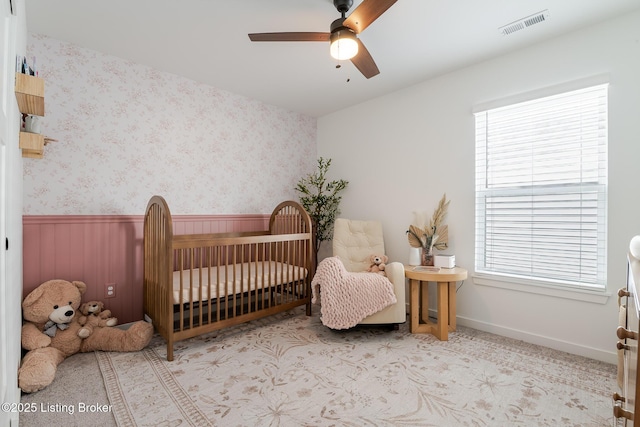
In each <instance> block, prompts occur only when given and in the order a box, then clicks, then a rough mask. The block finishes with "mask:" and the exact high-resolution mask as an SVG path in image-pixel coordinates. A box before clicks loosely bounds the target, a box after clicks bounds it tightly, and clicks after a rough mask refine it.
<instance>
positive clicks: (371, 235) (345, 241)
mask: <svg viewBox="0 0 640 427" xmlns="http://www.w3.org/2000/svg"><path fill="white" fill-rule="evenodd" d="M384 254H385V251H384V239H383V237H382V224H381V223H380V222H378V221H356V220H349V219H344V218H337V219H336V222H335V225H334V229H333V256H335V257H338V258H339V259H340V260H341V261H342V263H343V264H344V267H345V269H346V270H347V271H350V272H354V273H355V272H362V271H366V270H367V268H369V266H370V256H371V255H384ZM385 271H386V273H387V277H388V278H389V281H390V282H391V283H392V284H393V288H394V293H395V295H396V299H397V300H398V302H397V303H395V304H393V305H390V306H389V307H387V308H385V309H383V310H382V311H379V312H377V313H375V314H372V315H371V316H369V317H367V318H365V319H364V320H362V321H361V322H360V324H368V325H377V324H398V323H404V322H406V320H407V313H406V308H405V304H406V301H405V280H404V266H403V265H402V264H401V263H399V262H390V263H388V264H387V265H386V268H385Z"/></svg>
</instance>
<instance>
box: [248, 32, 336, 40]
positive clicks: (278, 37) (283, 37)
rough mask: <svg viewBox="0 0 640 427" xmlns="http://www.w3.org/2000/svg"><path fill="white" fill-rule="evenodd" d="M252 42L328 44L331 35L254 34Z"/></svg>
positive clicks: (251, 35) (250, 36) (250, 35)
mask: <svg viewBox="0 0 640 427" xmlns="http://www.w3.org/2000/svg"><path fill="white" fill-rule="evenodd" d="M249 38H250V39H251V41H252V42H328V41H329V40H330V38H331V34H330V33H253V34H249Z"/></svg>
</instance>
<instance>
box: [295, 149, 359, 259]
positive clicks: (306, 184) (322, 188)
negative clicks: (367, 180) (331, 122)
mask: <svg viewBox="0 0 640 427" xmlns="http://www.w3.org/2000/svg"><path fill="white" fill-rule="evenodd" d="M330 166H331V159H324V158H322V157H320V158H319V159H318V170H317V171H316V172H315V173H313V174H309V175H307V176H306V177H305V178H301V179H300V181H298V185H297V186H296V188H295V189H296V191H298V192H300V193H301V195H300V204H301V205H302V206H303V207H304V208H305V209H306V211H307V212H308V213H309V216H310V217H311V220H312V221H313V227H314V232H315V251H316V260H317V254H318V251H319V250H320V244H321V243H322V242H323V241H325V240H331V238H332V237H333V224H334V223H335V220H336V216H337V215H338V214H339V213H340V210H339V205H340V200H342V196H340V193H341V192H342V191H343V190H344V189H345V188H347V185H348V184H349V181H345V180H344V179H339V180H334V181H330V182H327V177H326V175H327V172H328V171H329V167H330Z"/></svg>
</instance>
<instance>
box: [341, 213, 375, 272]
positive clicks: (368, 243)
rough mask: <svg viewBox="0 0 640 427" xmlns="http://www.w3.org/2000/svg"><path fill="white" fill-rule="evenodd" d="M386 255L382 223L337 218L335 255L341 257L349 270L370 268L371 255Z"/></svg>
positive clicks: (357, 270)
mask: <svg viewBox="0 0 640 427" xmlns="http://www.w3.org/2000/svg"><path fill="white" fill-rule="evenodd" d="M374 254H375V255H385V252H384V239H383V234H382V224H381V223H380V222H379V221H357V220H349V219H345V218H337V219H336V222H335V224H334V228H333V256H337V257H338V258H340V260H341V261H342V263H343V264H344V266H345V268H346V269H347V271H350V272H359V271H364V270H366V269H367V268H369V265H370V259H369V257H370V256H371V255H374Z"/></svg>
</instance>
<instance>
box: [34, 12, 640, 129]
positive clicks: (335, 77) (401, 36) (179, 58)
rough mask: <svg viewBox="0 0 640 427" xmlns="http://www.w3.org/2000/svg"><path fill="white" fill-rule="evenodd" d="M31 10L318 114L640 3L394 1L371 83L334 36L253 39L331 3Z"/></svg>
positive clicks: (75, 37) (47, 28) (316, 24)
mask: <svg viewBox="0 0 640 427" xmlns="http://www.w3.org/2000/svg"><path fill="white" fill-rule="evenodd" d="M369 1H375V0H369ZM361 2H362V1H361V0H355V1H354V5H353V7H352V8H351V11H352V10H353V9H354V8H355V7H357V6H358V5H359V4H360V3H361ZM26 6H27V27H28V30H29V32H32V33H39V34H44V35H47V36H50V37H53V38H56V39H59V40H63V41H68V42H72V43H75V44H77V45H80V46H83V47H86V48H90V49H93V50H96V51H100V52H103V53H106V54H109V55H114V56H117V57H120V58H124V59H129V60H132V61H135V62H137V63H140V64H145V65H148V66H150V67H153V68H155V69H158V70H163V71H167V72H170V73H174V74H178V75H181V76H184V77H187V78H190V79H193V80H195V81H198V82H202V83H206V84H209V85H211V86H214V87H217V88H220V89H226V90H228V91H231V92H234V93H237V94H241V95H245V96H248V97H250V98H254V99H258V100H261V101H264V102H266V103H268V104H273V105H277V106H280V107H283V108H286V109H288V110H291V111H296V112H300V113H303V114H307V115H311V116H316V117H319V116H322V115H325V114H328V113H331V112H334V111H337V110H340V109H343V108H345V107H348V106H351V105H354V104H358V103H360V102H363V101H365V100H367V99H371V98H374V97H377V96H380V95H383V94H385V93H389V92H392V91H395V90H398V89H400V88H404V87H407V86H411V85H413V84H415V83H418V82H420V81H423V80H426V79H429V78H432V77H435V76H437V75H440V74H443V73H446V72H449V71H451V70H454V69H457V68H461V67H465V66H468V65H471V64H473V63H477V62H480V61H484V60H486V59H488V58H491V57H494V56H497V55H501V54H503V53H506V52H509V51H512V50H515V49H519V48H522V47H524V46H527V45H531V44H534V43H538V42H540V41H542V40H545V39H548V38H552V37H555V36H558V35H560V34H563V33H566V32H570V31H573V30H576V29H578V28H580V27H583V26H588V25H591V24H594V23H597V22H600V21H604V20H606V19H608V18H611V17H614V16H618V15H622V14H625V13H629V12H630V11H633V10H635V9H638V8H640V0H562V1H558V0H517V1H515V0H398V2H397V3H396V4H395V5H394V6H392V7H391V8H390V9H389V10H388V11H387V12H386V13H385V14H383V15H382V16H381V17H380V18H379V19H378V20H377V21H375V22H374V23H373V24H372V25H371V26H370V27H368V28H367V29H365V30H364V31H363V32H362V33H361V34H360V35H359V38H360V40H362V42H363V43H364V44H365V46H366V47H367V49H368V50H369V52H370V53H371V55H372V56H373V58H374V60H375V61H376V64H377V65H378V67H379V69H380V74H379V75H378V76H375V77H373V78H371V79H369V80H367V79H365V78H364V77H363V76H362V75H361V74H360V73H359V72H358V70H357V69H356V68H355V67H354V66H353V65H352V64H351V62H349V61H346V62H343V65H342V67H341V68H339V69H337V68H336V65H337V64H338V62H337V61H336V60H334V59H332V58H331V57H330V56H329V46H328V43H324V42H279V43H269V42H261V43H252V42H250V41H249V38H248V36H247V34H248V33H254V32H280V31H283V32H284V31H322V32H328V31H329V25H330V24H331V22H332V21H333V20H335V19H337V18H339V17H340V14H339V13H338V12H337V11H336V9H335V8H334V6H333V0H179V1H178V0H173V1H169V0H100V1H99V0H26ZM545 9H546V10H548V11H549V17H548V19H547V20H546V21H545V22H543V23H540V24H537V25H534V26H531V27H529V28H527V29H525V30H522V31H518V32H515V33H513V34H511V35H508V36H503V35H502V34H500V32H499V30H498V28H500V27H502V26H504V25H506V24H509V23H512V22H513V21H516V20H518V19H521V18H524V17H526V16H529V15H532V14H534V13H537V12H540V11H543V10H545ZM347 15H348V13H347ZM41 66H42V67H46V64H42V65H41Z"/></svg>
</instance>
